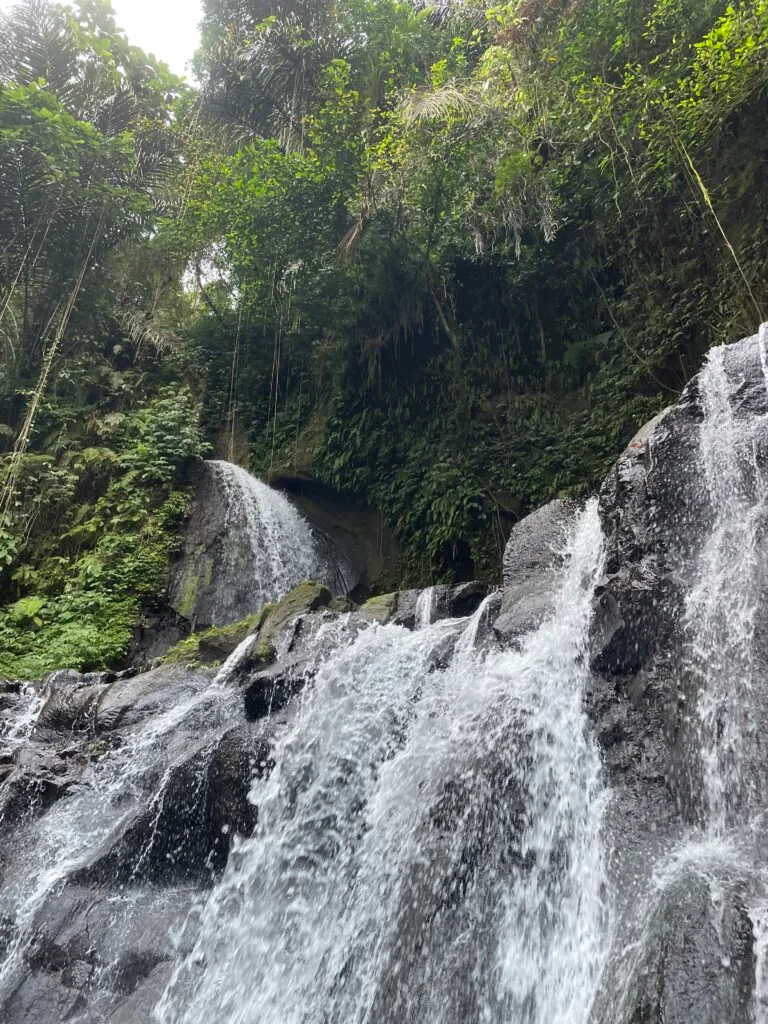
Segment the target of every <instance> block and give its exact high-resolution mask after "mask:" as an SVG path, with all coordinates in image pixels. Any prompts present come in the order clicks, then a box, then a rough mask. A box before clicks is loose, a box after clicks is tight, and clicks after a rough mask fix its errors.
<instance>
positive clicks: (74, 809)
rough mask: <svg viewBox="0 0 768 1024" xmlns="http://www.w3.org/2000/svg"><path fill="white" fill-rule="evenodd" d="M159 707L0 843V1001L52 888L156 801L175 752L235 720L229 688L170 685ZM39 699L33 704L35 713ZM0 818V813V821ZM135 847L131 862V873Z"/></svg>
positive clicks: (9, 990)
mask: <svg viewBox="0 0 768 1024" xmlns="http://www.w3.org/2000/svg"><path fill="white" fill-rule="evenodd" d="M173 697H174V698H175V699H174V701H173V703H172V704H171V706H170V707H168V708H167V710H164V711H162V712H161V713H160V714H157V715H155V716H152V717H151V718H149V719H148V720H147V721H146V722H145V723H143V724H140V725H138V726H137V727H136V728H133V729H131V730H129V731H128V733H127V734H126V736H125V737H124V739H123V742H122V744H121V745H120V746H119V747H117V748H116V749H114V750H112V751H109V752H108V753H107V754H106V756H104V757H102V758H100V759H98V760H96V761H95V762H94V763H93V764H92V765H91V766H90V767H89V768H88V769H87V770H86V772H85V773H84V775H83V777H82V779H81V780H80V782H79V784H78V785H77V786H76V787H73V791H72V792H71V794H70V795H69V796H67V797H65V798H64V799H62V800H60V801H58V802H57V803H56V804H54V805H53V807H52V808H50V810H48V812H47V813H46V814H44V815H43V817H42V818H41V819H39V820H35V819H34V818H33V819H32V820H30V821H29V822H28V823H27V824H26V825H23V826H22V828H21V830H20V831H19V832H17V833H16V835H15V836H14V837H13V839H12V840H11V841H10V842H9V844H8V846H7V848H6V849H5V850H4V853H5V855H6V859H7V860H8V862H11V863H17V864H23V869H22V870H15V871H12V872H8V873H7V874H6V876H5V877H4V878H2V881H1V884H0V921H2V920H5V921H12V922H13V930H12V934H11V938H10V941H8V943H7V946H6V948H5V950H4V951H2V952H3V955H2V956H0V1008H2V1005H3V1001H4V999H5V998H6V997H8V996H9V995H10V994H11V993H12V992H13V989H14V986H15V984H16V983H17V982H18V980H19V977H20V975H22V974H23V972H24V957H25V956H26V955H27V954H28V951H29V949H30V944H31V943H33V942H34V940H35V925H36V915H37V913H38V911H39V910H40V909H41V907H42V906H43V905H44V903H45V901H46V900H47V899H48V898H50V897H51V896H52V895H55V894H56V893H58V892H60V891H61V889H62V887H63V886H64V884H65V882H66V881H67V879H68V877H69V876H70V875H71V874H72V873H73V872H75V871H77V870H78V869H81V868H82V867H83V866H84V865H86V864H87V863H88V861H89V859H90V858H91V857H93V855H94V853H96V852H97V851H98V850H99V848H100V846H101V845H102V844H103V843H105V842H106V841H108V840H109V838H110V836H112V835H114V834H116V833H119V831H120V829H121V827H124V825H125V823H126V822H130V821H131V820H132V818H133V817H134V816H136V814H137V812H138V811H139V809H141V808H143V807H145V806H150V807H151V806H152V804H153V802H158V801H160V800H162V795H163V792H164V790H165V788H166V785H167V782H168V779H169V773H170V770H171V768H172V766H173V763H174V759H175V758H177V757H178V756H179V755H180V754H181V753H182V752H183V751H184V750H185V747H186V746H187V745H188V744H189V743H190V742H194V741H195V739H196V737H197V734H198V732H199V731H200V729H201V728H203V727H204V729H205V731H206V734H207V735H208V736H209V737H215V736H216V734H217V731H220V730H221V728H222V727H223V725H224V724H225V723H226V722H230V721H233V720H237V718H238V717H239V716H238V712H239V706H238V705H237V702H236V700H234V695H233V694H232V693H231V692H230V693H228V692H226V691H224V690H222V689H221V688H219V687H217V686H207V685H206V686H205V687H202V688H201V687H200V686H199V685H198V686H196V687H195V686H193V687H186V688H185V690H184V691H183V692H179V691H178V690H175V691H174V693H173ZM40 701H41V698H39V697H38V698H37V699H36V700H35V701H34V702H30V703H31V704H33V705H34V704H36V705H37V707H36V710H37V713H39V712H40V706H39V704H40ZM29 717H30V715H29V712H28V711H27V709H24V711H23V712H22V714H21V715H19V717H18V718H17V719H16V722H15V727H12V728H11V729H10V730H8V735H10V736H13V735H14V733H16V732H18V731H19V729H20V727H21V726H22V724H23V723H25V722H26V721H27V720H28V719H29ZM1 823H2V817H0V824H1ZM140 858H141V852H140V853H139V856H138V857H137V858H136V864H135V865H134V869H135V873H136V874H139V873H140V869H141V865H140V863H139V861H140Z"/></svg>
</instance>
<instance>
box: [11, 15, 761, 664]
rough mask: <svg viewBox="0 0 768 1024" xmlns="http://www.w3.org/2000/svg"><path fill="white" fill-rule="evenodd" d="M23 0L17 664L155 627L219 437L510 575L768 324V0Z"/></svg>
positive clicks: (18, 91)
mask: <svg viewBox="0 0 768 1024" xmlns="http://www.w3.org/2000/svg"><path fill="white" fill-rule="evenodd" d="M0 17H1V18H2V24H0V254H1V258H0V346H2V359H1V360H0V410H1V412H0V444H1V445H2V446H3V447H4V449H5V455H4V456H3V457H2V458H3V468H2V473H3V485H2V496H1V499H0V500H1V503H0V572H1V573H2V574H1V575H0V584H1V585H2V588H3V598H4V601H5V604H4V607H3V609H2V611H0V648H2V653H1V654H0V672H4V673H7V674H34V673H38V672H40V671H43V670H44V669H46V668H48V667H52V666H54V665H61V664H73V665H81V666H85V665H87V666H89V667H95V666H98V665H103V664H109V663H114V662H115V661H117V660H119V658H120V657H122V656H123V655H124V654H125V653H126V652H127V650H128V649H129V646H130V640H131V630H132V624H133V623H134V621H135V619H136V616H137V615H138V614H140V613H141V610H142V609H146V608H151V607H152V605H153V604H157V603H158V602H159V601H161V600H162V593H163V586H164V579H165V571H166V566H167V562H168V559H169V558H170V557H171V556H172V553H173V546H174V543H175V542H176V541H175V539H174V538H175V537H176V536H177V534H178V526H179V524H180V523H181V521H182V520H183V516H184V510H185V507H186V503H187V502H188V500H189V493H190V485H191V481H192V479H193V477H194V465H195V460H196V459H197V458H199V456H200V455H201V454H203V453H204V452H205V451H206V450H208V449H207V445H209V444H210V445H212V446H215V447H216V449H217V451H218V453H219V454H220V455H223V456H225V457H226V456H227V455H229V456H230V457H232V456H235V455H237V456H238V457H240V458H242V457H243V455H245V456H246V457H247V459H248V461H249V463H250V466H251V468H252V469H254V470H255V471H256V472H258V473H260V474H261V475H264V476H267V477H268V476H269V475H270V474H275V475H280V476H286V475H290V474H292V473H308V474H311V475H313V476H315V477H317V478H320V479H322V480H323V481H325V482H326V483H328V484H330V485H332V486H334V487H336V488H338V489H339V490H341V491H344V492H346V493H348V494H349V495H351V496H354V497H356V498H357V499H359V500H360V501H362V502H364V503H366V504H367V505H369V506H371V507H373V508H376V509H378V510H380V511H381V513H382V515H383V516H384V517H385V518H386V520H387V521H388V523H389V524H390V526H391V527H392V528H393V530H394V531H395V533H396V535H397V537H398V539H399V541H400V543H401V546H402V550H403V565H402V582H404V583H406V582H407V583H426V582H428V581H434V580H450V579H455V578H462V577H468V576H483V577H486V578H491V579H492V578H495V576H496V575H497V572H498V566H499V561H500V559H499V554H500V548H501V545H502V543H503V539H504V536H505V534H506V532H507V530H508V528H509V526H510V524H511V523H512V522H513V521H514V520H515V518H517V517H518V516H520V515H522V514H524V513H525V512H527V511H528V510H530V509H531V508H533V507H536V506H537V505H539V504H541V503H542V502H544V501H546V500H547V499H549V498H551V497H553V496H556V495H573V496H579V495H583V494H586V493H588V492H589V491H591V490H593V489H594V488H595V486H596V485H597V484H598V483H599V481H600V479H601V477H602V475H603V473H604V472H605V470H606V469H607V468H608V466H609V465H610V463H611V461H612V460H613V459H614V458H615V457H616V454H617V452H618V451H619V450H620V449H621V447H622V446H623V444H625V443H626V441H627V440H628V439H629V438H630V437H631V435H632V433H633V432H634V430H635V429H636V428H637V427H638V426H639V425H640V424H641V423H642V422H643V421H644V420H645V419H647V418H648V417H649V416H651V415H653V414H654V413H655V412H656V411H658V409H659V408H661V407H662V406H663V405H665V404H667V403H668V402H669V401H672V400H674V398H675V396H676V395H677V394H678V393H679V391H680V389H681V388H682V387H683V385H684V384H685V382H686V381H687V379H688V378H689V377H690V376H691V374H692V373H694V372H695V370H696V368H697V366H698V364H699V361H700V359H701V356H702V354H703V352H704V351H705V350H706V349H707V348H709V347H710V346H711V345H713V344H716V343H721V342H725V341H728V340H733V339H734V338H736V337H738V336H740V335H743V334H747V333H751V332H752V331H753V330H754V329H755V327H756V325H757V324H758V323H759V322H760V320H761V319H766V312H765V311H766V310H768V282H767V281H766V274H765V269H764V268H765V266H766V260H767V258H768V187H767V186H768V162H767V159H766V158H767V157H768V141H767V140H768V131H766V129H767V128H768V104H767V100H768V97H767V92H766V90H767V88H768V0H743V2H740V3H735V4H729V3H726V2H722V0H700V2H697V3H693V2H692V0H645V2H643V3H637V2H634V0H632V2H630V0H512V2H509V3H502V4H499V5H493V6H490V5H488V4H486V3H483V2H481V0H463V2H459V0H456V2H447V3H446V2H443V0H435V2H434V3H426V2H416V0H414V2H405V0H402V2H401V0H337V2H334V3H333V4H330V3H327V2H326V0H269V2H267V0H205V2H204V20H203V24H202V26H201V29H202V41H201V48H200V50H199V52H198V54H197V56H196V57H195V62H194V67H195V73H196V76H197V79H198V81H199V87H198V88H196V89H194V90H193V89H191V88H190V87H188V86H187V85H186V84H185V83H184V82H183V81H181V80H179V79H178V78H175V77H174V76H172V75H171V74H170V73H169V72H168V69H167V68H165V67H164V66H163V65H162V63H160V62H158V61H156V60H155V59H154V58H151V57H149V56H147V55H146V54H143V53H141V51H139V50H137V49H136V48H134V47H131V46H130V44H129V43H128V41H127V40H126V39H125V38H124V37H123V36H122V34H121V33H120V32H119V30H118V28H117V26H116V25H115V22H114V17H113V15H112V13H111V10H110V8H109V4H108V3H107V2H105V0H83V2H80V3H78V4H76V5H75V7H74V8H65V7H62V6H61V5H58V4H55V3H52V2H50V0H26V2H24V3H21V4H20V5H19V6H18V7H17V8H15V9H13V10H12V11H11V12H10V13H8V14H6V15H3V16H0ZM243 438H244V439H245V444H243V440H242V439H243Z"/></svg>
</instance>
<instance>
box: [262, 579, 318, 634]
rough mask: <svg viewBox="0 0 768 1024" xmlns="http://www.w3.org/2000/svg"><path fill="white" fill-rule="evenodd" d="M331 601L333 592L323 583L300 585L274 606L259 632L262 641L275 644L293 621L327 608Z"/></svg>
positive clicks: (264, 619)
mask: <svg viewBox="0 0 768 1024" xmlns="http://www.w3.org/2000/svg"><path fill="white" fill-rule="evenodd" d="M331 599H332V598H331V592H330V590H329V589H328V587H326V586H325V585H324V584H323V583H311V582H305V583H300V584H299V585H298V587H294V588H293V590H292V591H291V592H290V593H289V594H286V595H285V597H284V598H283V599H282V600H281V601H278V603H277V604H276V605H274V606H272V607H271V609H270V610H269V612H268V614H267V615H266V616H265V617H264V618H263V620H262V624H261V627H260V632H259V636H260V638H261V640H262V641H267V642H269V643H272V642H274V641H275V640H277V638H278V636H279V635H280V633H281V632H282V630H283V627H284V626H286V625H287V624H288V623H289V622H290V621H291V620H292V619H296V618H298V616H299V615H307V614H308V613H309V612H316V611H319V609H320V608H327V607H328V605H329V604H330V603H331Z"/></svg>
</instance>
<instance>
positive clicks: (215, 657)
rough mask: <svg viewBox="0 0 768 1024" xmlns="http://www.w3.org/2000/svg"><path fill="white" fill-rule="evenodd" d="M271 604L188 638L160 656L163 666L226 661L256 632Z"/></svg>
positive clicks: (210, 663) (208, 663) (209, 663)
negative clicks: (236, 620)
mask: <svg viewBox="0 0 768 1024" xmlns="http://www.w3.org/2000/svg"><path fill="white" fill-rule="evenodd" d="M271 607H272V606H271V605H267V606H266V607H265V608H262V610H261V611H260V612H259V613H258V614H256V615H249V616H248V617H247V618H245V619H242V620H241V621H240V622H234V623H232V625H230V626H221V627H218V626H211V627H210V629H206V630H204V631H203V632H202V633H193V634H192V635H191V636H188V637H185V638H184V639H183V640H181V641H180V642H179V643H178V644H176V646H175V647H172V648H171V649H170V650H169V651H167V652H166V653H165V654H164V655H163V657H162V658H161V659H160V664H161V665H179V664H181V665H213V664H216V663H221V662H222V661H225V660H226V659H227V658H228V657H229V655H230V654H231V653H232V652H233V651H234V650H235V648H236V647H237V646H238V645H239V644H241V643H242V642H243V640H245V638H246V637H247V636H248V635H249V634H251V633H254V632H255V631H256V630H257V629H258V628H259V626H260V624H261V623H262V622H263V621H264V618H265V617H266V614H268V612H269V609H270V608H271Z"/></svg>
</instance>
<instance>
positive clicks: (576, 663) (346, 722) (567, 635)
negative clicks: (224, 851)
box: [155, 503, 610, 1024]
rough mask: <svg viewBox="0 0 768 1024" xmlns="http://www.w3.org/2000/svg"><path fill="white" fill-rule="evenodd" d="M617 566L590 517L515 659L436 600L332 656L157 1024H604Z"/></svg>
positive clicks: (260, 784)
mask: <svg viewBox="0 0 768 1024" xmlns="http://www.w3.org/2000/svg"><path fill="white" fill-rule="evenodd" d="M600 559H601V534H600V527H599V523H598V518H597V513H596V508H595V506H594V503H593V504H592V505H590V507H589V508H588V510H587V511H586V512H585V514H584V516H583V518H582V520H581V523H580V525H579V527H578V529H577V530H576V532H575V534H574V536H573V538H572V541H571V546H570V549H569V557H568V567H567V569H566V571H565V574H564V578H563V582H562V585H561V589H560V592H559V596H558V598H557V606H556V611H555V614H554V615H553V617H552V618H551V619H550V620H549V621H547V622H546V623H545V624H544V625H543V626H542V627H541V628H540V629H539V630H538V631H537V632H535V633H534V634H532V635H531V636H529V637H528V639H527V640H526V641H525V642H524V643H523V645H522V649H521V650H520V651H518V652H507V653H500V652H492V653H483V652H482V651H479V650H477V649H476V648H472V647H470V645H468V644H466V643H464V644H463V643H462V642H461V640H462V636H463V635H466V634H467V633H470V634H471V635H473V636H474V633H475V631H476V629H477V623H478V621H479V619H480V616H481V615H482V614H483V608H481V609H480V610H479V611H478V613H476V615H475V616H474V617H473V619H470V620H469V621H467V620H448V621H443V622H437V623H433V624H428V615H427V614H426V611H427V606H428V600H429V599H425V608H424V609H423V614H421V615H420V618H421V620H422V628H421V629H419V630H417V631H415V632H408V631H407V630H405V629H403V628H402V627H399V626H393V625H390V626H382V627H380V626H372V627H371V628H368V629H365V630H364V631H362V632H361V633H360V634H359V635H358V636H357V637H356V639H354V641H353V642H352V643H351V644H347V645H345V646H341V647H337V648H336V649H335V650H333V651H332V653H330V654H329V655H328V656H327V657H326V658H325V659H324V660H323V661H322V662H321V663H320V665H319V667H318V670H317V674H316V676H315V679H314V684H313V686H312V687H311V688H310V689H308V690H307V691H305V694H304V696H303V699H302V701H301V704H300V706H299V707H298V709H297V711H296V714H295V717H294V718H293V720H292V721H291V722H290V724H289V726H288V728H287V729H286V730H285V731H284V732H283V733H282V735H281V736H280V737H279V738H278V739H277V742H276V746H275V749H274V753H273V757H274V760H275V763H276V767H275V769H274V771H273V772H272V774H271V775H270V776H269V777H268V778H267V779H263V780H260V781H256V782H255V783H254V786H253V790H252V793H251V799H252V800H253V802H254V803H255V804H256V806H257V808H258V825H257V828H256V830H255V832H254V834H253V835H252V836H251V837H249V838H245V839H241V840H239V841H238V843H237V845H236V847H235V849H234V850H233V852H232V854H231V855H230V859H229V863H228V865H227V868H226V872H225V874H224V876H223V878H222V880H221V881H220V882H219V883H218V884H217V886H216V887H215V888H214V890H213V892H212V893H211V896H210V898H209V899H208V901H207V904H206V905H205V907H204V909H203V910H202V913H201V915H200V920H199V923H196V922H194V921H193V922H191V923H190V925H189V927H190V928H192V929H193V930H194V932H195V935H194V946H193V948H192V950H191V952H190V953H189V955H187V956H185V957H182V958H181V959H180V962H179V964H178V966H177V968H176V970H175V973H174V976H173V978H172V980H171V982H170V984H169V985H168V988H167V990H166V992H165V994H164V995H163V997H162V999H161V1000H160V1002H159V1004H158V1006H157V1008H156V1011H155V1017H156V1019H157V1020H158V1021H162V1022H164V1024H203V1022H204V1024H250V1022H254V1021H259V1022H260V1024H299V1022H301V1024H315V1022H316V1024H321V1022H322V1024H363V1022H367V1024H373V1022H376V1024H388V1022H389V1024H395V1022H402V1021H409V1022H414V1024H415V1022H419V1024H453V1022H456V1021H459V1020H460V1021H462V1022H477V1024H481V1022H483V1024H485V1022H488V1024H492V1022H498V1024H502V1022H504V1024H507V1022H510V1024H511V1022H515V1024H586V1022H587V1021H588V1020H589V1014H590V1007H591V1004H592V1000H593V998H594V993H595V990H596V987H597V984H598V981H599V976H600V971H601V966H602V963H603V959H604V956H605V951H606V945H607V939H608V936H609V933H610V928H609V922H608V910H607V907H606V904H605V892H604V885H605V873H604V869H603V865H602V855H601V842H600V827H601V820H602V808H603V803H604V791H603V789H602V786H601V782H600V770H599V769H600V764H599V756H598V753H597V750H596V748H595V745H594V743H593V741H592V740H591V739H590V737H589V735H588V732H587V729H586V724H585V720H584V716H583V712H582V708H581V696H582V687H583V685H584V681H585V677H586V669H585V668H584V660H583V654H584V648H585V643H586V634H587V624H588V620H589V609H590V600H591V594H592V587H593V585H594V581H595V578H596V575H597V573H598V572H599V567H600ZM451 652H452V653H451Z"/></svg>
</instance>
